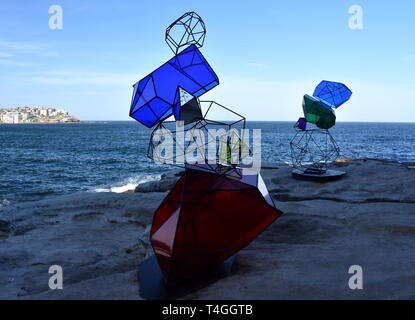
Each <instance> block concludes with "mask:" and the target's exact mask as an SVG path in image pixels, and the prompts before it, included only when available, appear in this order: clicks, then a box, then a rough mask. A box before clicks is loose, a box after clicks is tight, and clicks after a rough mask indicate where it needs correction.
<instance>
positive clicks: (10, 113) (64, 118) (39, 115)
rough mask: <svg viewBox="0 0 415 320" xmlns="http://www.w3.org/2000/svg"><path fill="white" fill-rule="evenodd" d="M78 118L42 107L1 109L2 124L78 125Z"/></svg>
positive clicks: (0, 119) (58, 110) (61, 110)
mask: <svg viewBox="0 0 415 320" xmlns="http://www.w3.org/2000/svg"><path fill="white" fill-rule="evenodd" d="M77 122H80V121H79V119H78V118H76V117H74V116H71V115H69V112H68V111H66V110H64V109H56V108H50V107H46V106H40V107H17V108H4V109H1V108H0V124H1V123H77Z"/></svg>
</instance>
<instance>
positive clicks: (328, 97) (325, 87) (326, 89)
mask: <svg viewBox="0 0 415 320" xmlns="http://www.w3.org/2000/svg"><path fill="white" fill-rule="evenodd" d="M351 95H352V91H351V90H350V89H349V88H348V87H346V85H344V84H343V83H340V82H333V81H325V80H323V81H321V82H320V84H319V85H318V86H317V87H316V89H315V90H314V93H313V96H314V97H318V98H320V99H321V100H323V101H324V102H326V103H328V104H330V105H332V106H333V107H334V108H338V107H340V106H341V105H342V104H343V103H345V102H346V101H347V100H349V99H350V97H351Z"/></svg>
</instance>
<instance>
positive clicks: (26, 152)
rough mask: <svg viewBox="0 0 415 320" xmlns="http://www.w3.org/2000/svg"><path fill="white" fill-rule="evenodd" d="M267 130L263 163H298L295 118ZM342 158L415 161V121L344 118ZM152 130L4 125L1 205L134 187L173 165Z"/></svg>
mask: <svg viewBox="0 0 415 320" xmlns="http://www.w3.org/2000/svg"><path fill="white" fill-rule="evenodd" d="M248 127H249V128H256V129H262V160H263V161H277V162H279V161H287V162H288V161H290V152H289V141H290V139H291V138H292V136H293V134H294V129H293V123H291V122H249V123H248ZM331 132H332V134H333V136H334V137H335V139H336V140H337V142H338V144H339V146H340V147H341V150H342V157H345V158H360V157H373V158H382V159H390V160H398V161H415V124H409V123H408V124H405V123H400V124H397V123H338V124H337V125H336V126H335V127H334V128H333V129H332V130H331ZM149 135H150V130H149V129H146V128H144V127H143V126H141V125H139V124H138V123H136V122H107V123H81V124H44V125H42V124H33V125H31V124H26V125H0V206H2V205H7V204H9V203H16V202H20V201H31V200H39V199H43V198H45V197H49V196H51V195H60V194H68V193H73V192H77V191H94V190H95V191H96V190H99V191H108V190H111V191H116V192H120V191H123V190H126V189H131V188H132V186H134V185H136V184H138V183H139V182H141V181H144V180H146V179H152V178H153V177H154V176H157V175H158V174H160V173H161V172H163V171H165V170H167V169H168V168H169V167H167V166H160V165H156V164H154V163H153V162H152V161H151V160H149V159H148V158H147V157H146V153H147V143H148V138H149Z"/></svg>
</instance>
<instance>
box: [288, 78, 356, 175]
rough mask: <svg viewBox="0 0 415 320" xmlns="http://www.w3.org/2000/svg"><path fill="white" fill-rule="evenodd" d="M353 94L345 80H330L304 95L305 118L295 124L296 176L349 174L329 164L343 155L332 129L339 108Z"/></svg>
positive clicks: (293, 148) (293, 149) (291, 145)
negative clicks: (332, 168) (344, 82)
mask: <svg viewBox="0 0 415 320" xmlns="http://www.w3.org/2000/svg"><path fill="white" fill-rule="evenodd" d="M351 95H352V91H351V90H350V89H349V88H348V87H347V86H346V85H344V84H343V83H340V82H333V81H326V80H323V81H321V82H320V83H319V85H318V86H317V87H316V89H315V90H314V93H313V96H309V95H307V94H306V95H304V97H303V104H302V106H303V112H304V118H300V119H298V121H297V123H296V124H295V126H294V127H295V129H296V134H295V136H294V137H293V139H292V140H291V142H290V148H291V159H292V164H293V167H294V168H295V169H294V170H293V172H292V173H293V176H294V177H296V178H299V179H312V180H318V181H329V180H334V179H337V178H339V177H341V176H343V175H344V174H345V172H343V171H337V170H329V169H328V164H329V163H330V162H332V161H334V160H336V159H337V158H338V157H339V156H340V148H339V146H338V145H337V143H336V141H335V140H334V138H333V137H332V135H331V133H330V131H329V129H330V128H331V127H333V126H334V125H335V124H336V115H335V109H337V108H338V107H340V106H341V105H342V104H343V103H345V102H346V101H347V100H349V99H350V97H351ZM308 124H314V125H315V127H313V126H311V127H308Z"/></svg>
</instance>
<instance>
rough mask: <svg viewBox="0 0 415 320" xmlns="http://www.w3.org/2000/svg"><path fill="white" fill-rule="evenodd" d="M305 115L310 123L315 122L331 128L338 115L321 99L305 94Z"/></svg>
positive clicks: (322, 126)
mask: <svg viewBox="0 0 415 320" xmlns="http://www.w3.org/2000/svg"><path fill="white" fill-rule="evenodd" d="M303 111H304V116H305V118H306V120H307V122H309V123H314V124H315V125H316V126H317V127H319V128H321V129H329V128H331V127H332V126H334V125H335V123H336V115H335V114H334V112H333V111H332V110H331V109H330V108H329V107H325V106H324V105H323V104H322V102H320V101H319V100H317V99H315V98H313V97H311V96H309V95H307V94H306V95H305V96H304V99H303Z"/></svg>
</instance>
